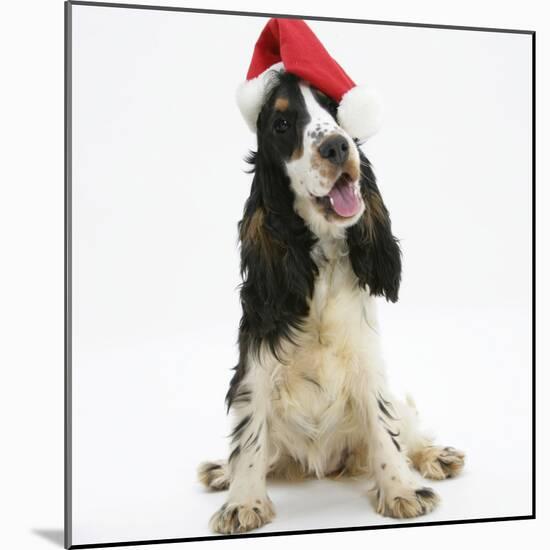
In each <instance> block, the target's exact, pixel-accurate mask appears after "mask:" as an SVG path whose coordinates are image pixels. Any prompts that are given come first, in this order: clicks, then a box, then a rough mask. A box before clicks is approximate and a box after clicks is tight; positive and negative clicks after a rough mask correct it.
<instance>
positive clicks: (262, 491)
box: [210, 353, 275, 533]
mask: <svg viewBox="0 0 550 550" xmlns="http://www.w3.org/2000/svg"><path fill="white" fill-rule="evenodd" d="M266 356H267V357H266ZM271 363H272V360H271V357H270V356H269V354H263V353H258V354H256V353H254V354H252V353H251V354H248V356H247V358H246V364H245V367H244V370H245V374H244V377H243V378H242V380H240V381H239V383H238V386H237V387H236V388H235V392H234V395H233V398H232V402H231V411H232V412H233V413H234V418H235V421H234V428H233V431H232V433H231V436H230V437H231V453H230V455H229V459H228V467H229V475H230V481H229V493H228V497H227V501H226V502H225V504H224V505H223V506H222V507H221V508H220V509H219V510H218V511H217V512H216V513H215V514H214V515H213V516H212V518H211V520H210V527H211V528H212V529H213V530H214V531H216V532H218V533H242V532H245V531H249V530H251V529H256V528H258V527H261V526H262V525H264V524H265V523H268V522H270V521H271V519H272V518H273V516H274V515H275V512H274V509H273V505H272V503H271V500H270V499H269V497H268V495H267V488H266V477H267V470H268V413H269V408H270V399H271V392H270V376H269V375H270V371H271V367H272V364H271Z"/></svg>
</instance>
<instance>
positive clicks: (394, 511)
mask: <svg viewBox="0 0 550 550" xmlns="http://www.w3.org/2000/svg"><path fill="white" fill-rule="evenodd" d="M376 495H377V496H376V498H377V503H376V511H377V512H378V513H379V514H382V515H383V516H389V517H392V518H397V519H404V518H415V517H417V516H422V515H424V514H427V513H429V512H431V511H432V510H433V509H434V508H435V507H436V506H437V503H438V502H439V497H438V496H437V495H436V493H434V492H433V491H432V489H430V488H428V487H421V488H419V489H410V488H408V487H403V488H402V489H400V490H398V491H397V492H396V491H390V492H388V493H387V494H385V493H384V492H383V491H381V490H378V491H377V493H376Z"/></svg>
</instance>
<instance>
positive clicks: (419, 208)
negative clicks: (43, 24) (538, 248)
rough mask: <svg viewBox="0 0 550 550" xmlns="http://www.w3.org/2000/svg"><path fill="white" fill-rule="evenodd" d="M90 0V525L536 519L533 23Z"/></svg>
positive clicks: (76, 250)
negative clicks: (449, 22) (402, 19)
mask: <svg viewBox="0 0 550 550" xmlns="http://www.w3.org/2000/svg"><path fill="white" fill-rule="evenodd" d="M65 17H66V37H65V38H66V52H65V53H66V57H65V62H66V66H65V69H66V298H67V300H66V365H65V367H66V373H65V374H66V424H65V428H66V526H65V529H66V546H67V547H72V548H85V547H90V546H98V545H112V544H117V545H119V544H132V543H153V542H176V541H181V542H184V541H189V540H200V539H216V538H220V539H226V538H234V537H243V536H244V537H249V536H269V535H280V534H293V533H296V534H298V533H301V534H303V533H308V532H315V533H320V532H332V531H345V530H350V529H373V528H381V527H384V528H388V527H395V528H398V527H404V526H408V527H410V526H414V525H431V524H435V525H439V524H447V523H463V522H475V521H481V520H483V521H487V520H493V521H497V520H510V519H528V518H533V517H534V514H535V510H534V483H533V480H534V473H535V472H534V452H533V449H534V437H533V427H534V393H533V389H534V356H533V334H534V327H533V324H534V301H533V297H534V269H533V266H534V252H533V250H534V249H533V242H534V232H533V227H534V224H533V216H534V212H533V204H534V168H533V151H534V117H533V114H534V88H533V82H534V38H535V36H534V32H532V31H524V30H511V29H510V30H508V29H488V28H473V27H472V28H470V27H452V26H438V25H432V24H424V25H422V24H411V23H399V22H382V21H369V20H367V19H365V20H349V19H348V20H345V19H338V18H326V17H325V18H321V17H315V14H311V15H309V16H296V15H292V16H290V15H281V14H263V13H244V12H229V11H227V12H224V11H216V10H200V9H188V8H168V7H161V6H139V5H132V6H125V5H120V4H107V3H94V2H77V1H74V2H68V3H66V12H65ZM365 17H366V18H367V17H368V11H367V9H365ZM220 544H223V542H221V543H220Z"/></svg>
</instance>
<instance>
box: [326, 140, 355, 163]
mask: <svg viewBox="0 0 550 550" xmlns="http://www.w3.org/2000/svg"><path fill="white" fill-rule="evenodd" d="M319 153H320V154H321V156H322V157H323V158H324V159H327V160H329V161H330V162H332V164H336V165H337V166H341V165H342V164H344V162H346V160H348V155H349V144H348V140H347V139H346V138H345V137H344V136H330V137H328V138H327V139H325V141H323V143H321V145H320V146H319Z"/></svg>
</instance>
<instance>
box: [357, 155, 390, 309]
mask: <svg viewBox="0 0 550 550" xmlns="http://www.w3.org/2000/svg"><path fill="white" fill-rule="evenodd" d="M360 156H361V194H362V196H363V200H364V201H365V212H364V214H363V216H362V218H361V219H360V220H359V221H358V222H357V223H356V224H355V225H353V226H352V227H350V228H349V229H348V231H347V241H348V247H349V251H350V260H351V265H352V267H353V270H354V272H355V274H356V275H357V278H358V279H359V284H360V285H361V286H362V287H363V288H364V287H365V285H368V286H369V289H370V293H371V294H372V295H375V296H385V297H386V299H387V300H389V301H391V302H396V301H397V298H398V293H399V285H400V282H401V249H400V248H399V242H398V240H397V239H396V238H395V237H394V236H393V234H392V230H391V221H390V216H389V213H388V210H387V208H386V206H385V204H384V201H383V200H382V196H381V195H380V191H379V190H378V186H377V185H376V179H375V176H374V172H373V171H372V168H371V166H370V163H369V161H368V160H367V158H366V157H365V156H364V155H363V153H362V152H361V153H360Z"/></svg>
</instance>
